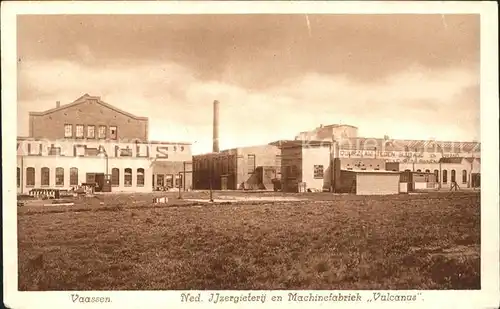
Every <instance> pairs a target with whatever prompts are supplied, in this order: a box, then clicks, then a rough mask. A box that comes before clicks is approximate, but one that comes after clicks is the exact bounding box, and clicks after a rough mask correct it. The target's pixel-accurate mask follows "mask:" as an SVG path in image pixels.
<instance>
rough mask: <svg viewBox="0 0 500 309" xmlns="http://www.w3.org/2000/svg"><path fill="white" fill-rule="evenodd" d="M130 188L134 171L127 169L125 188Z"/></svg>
mask: <svg viewBox="0 0 500 309" xmlns="http://www.w3.org/2000/svg"><path fill="white" fill-rule="evenodd" d="M130 186H132V169H131V168H126V169H125V187H130Z"/></svg>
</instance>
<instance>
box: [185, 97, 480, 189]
mask: <svg viewBox="0 0 500 309" xmlns="http://www.w3.org/2000/svg"><path fill="white" fill-rule="evenodd" d="M213 117H214V118H213V141H214V143H213V151H212V152H211V153H208V154H203V155H196V156H193V186H194V188H195V189H210V188H212V189H214V190H238V189H247V190H248V189H250V190H276V188H277V187H278V188H279V189H280V190H282V191H286V192H301V191H331V192H354V193H356V194H393V193H398V192H399V191H400V189H399V188H400V187H401V185H400V183H401V182H402V181H403V182H404V181H406V182H408V183H409V182H412V184H411V186H409V187H410V188H430V189H432V188H436V189H440V188H447V187H451V186H452V184H457V185H459V186H461V187H467V188H471V187H472V188H475V187H479V184H480V154H481V149H480V143H477V142H444V141H433V140H428V141H425V140H396V139H390V138H389V137H388V136H384V138H363V137H359V136H358V128H357V127H355V126H352V125H346V124H342V125H341V124H332V125H327V126H323V125H321V126H319V127H318V128H315V129H314V130H312V131H307V132H300V133H299V134H298V135H297V136H296V137H295V140H281V141H275V142H272V143H269V144H266V145H260V146H253V147H241V148H233V149H228V150H223V151H220V149H219V102H218V101H215V102H214V106H213ZM334 162H335V163H334ZM402 172H404V173H406V174H405V175H403V173H402ZM408 172H411V173H410V174H408ZM430 173H432V176H430V175H429V174H430ZM459 176H460V177H459ZM405 177H406V178H405ZM396 178H398V179H399V180H398V181H396V180H395V179H396ZM422 181H425V182H426V183H420V182H422Z"/></svg>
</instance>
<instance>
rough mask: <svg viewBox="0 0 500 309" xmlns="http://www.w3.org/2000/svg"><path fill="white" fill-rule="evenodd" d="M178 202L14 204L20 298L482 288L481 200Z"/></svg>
mask: <svg viewBox="0 0 500 309" xmlns="http://www.w3.org/2000/svg"><path fill="white" fill-rule="evenodd" d="M153 196H168V197H169V203H168V204H166V205H161V204H157V205H154V204H152V198H153ZM177 197H178V193H176V192H170V193H154V194H132V195H131V194H109V195H100V196H96V197H95V198H88V199H84V200H80V201H78V202H76V204H75V206H51V207H40V206H22V207H18V239H19V289H20V290H125V289H126V290H184V289H201V290H204V289H263V290H266V289H405V290H407V289H480V276H479V274H480V258H479V254H480V249H479V247H480V195H479V193H477V192H453V193H452V194H450V193H449V192H441V193H440V192H435V193H428V194H416V195H395V196H375V197H371V196H370V197H362V196H353V195H332V194H329V193H303V194H285V193H274V192H272V193H244V192H237V193H236V192H234V193H228V192H214V196H213V197H214V198H215V199H217V200H219V199H220V200H228V199H233V201H231V202H222V203H214V204H209V203H206V201H205V200H208V198H209V194H208V192H183V193H182V197H183V199H178V198H177ZM235 197H237V201H236V202H235V201H234V199H235ZM245 197H246V198H245ZM264 197H265V198H264ZM273 197H280V198H276V199H274V200H273V199H272V198H273ZM284 197H286V198H287V199H288V200H285V201H283V198H284ZM291 198H293V199H294V200H290V199H291ZM186 199H194V200H197V201H187V200H186Z"/></svg>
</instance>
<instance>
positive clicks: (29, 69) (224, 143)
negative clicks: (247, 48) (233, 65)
mask: <svg viewBox="0 0 500 309" xmlns="http://www.w3.org/2000/svg"><path fill="white" fill-rule="evenodd" d="M18 80H19V87H20V89H22V90H23V91H22V92H21V93H20V97H19V98H20V101H19V104H18V113H19V125H18V130H19V133H20V135H23V134H26V132H27V127H28V125H27V113H28V112H29V111H41V110H46V109H49V108H52V107H54V106H55V101H57V100H58V101H61V102H62V103H63V104H66V103H70V102H72V101H73V100H75V99H76V98H78V97H79V96H81V95H83V94H84V93H89V94H91V95H97V96H101V98H102V100H104V101H105V102H107V103H110V104H112V105H115V106H117V107H118V108H122V109H124V110H127V111H129V112H131V113H133V114H137V115H140V116H147V117H149V118H150V138H151V139H153V140H172V141H189V142H192V143H193V152H195V153H197V152H206V151H210V149H211V135H212V102H213V100H215V99H217V100H219V101H220V102H221V127H220V128H221V134H220V138H221V142H220V143H221V148H229V147H235V146H242V145H252V144H261V143H267V142H271V141H273V140H276V139H281V138H294V136H295V134H296V133H298V132H300V131H304V130H311V129H313V128H314V127H316V126H318V125H319V124H329V123H339V122H341V123H346V124H352V125H357V126H358V127H359V133H360V135H362V136H368V137H381V136H383V135H384V134H388V135H390V136H391V137H393V138H410V139H411V138H416V139H419V138H429V137H431V136H434V137H436V138H437V139H446V140H471V139H474V138H478V137H479V132H478V130H479V129H478V119H479V92H478V91H475V90H474V89H478V85H479V80H478V74H477V72H475V71H474V70H470V69H469V68H467V67H463V68H460V67H455V68H441V69H434V70H429V69H427V68H425V67H422V66H419V65H415V66H411V67H409V68H408V69H405V70H402V71H399V72H396V73H394V74H392V75H390V76H387V77H386V78H383V79H380V80H378V81H376V82H360V81H357V80H353V79H351V78H350V77H349V76H347V75H329V74H319V73H305V74H303V75H301V76H298V77H297V76H295V77H293V78H290V79H288V80H283V81H282V82H281V83H278V84H277V85H275V86H270V87H268V88H266V89H260V90H256V89H248V88H243V87H242V86H239V85H238V84H235V83H231V82H228V81H226V80H225V79H224V78H222V79H220V80H208V81H207V80H205V79H201V78H199V77H198V76H197V75H196V72H195V71H193V70H191V69H189V68H187V67H183V66H180V65H178V64H175V63H172V62H153V61H144V62H135V63H134V64H129V63H123V62H108V63H107V64H106V65H105V66H102V67H100V68H96V67H94V66H91V65H85V64H81V63H76V62H69V61H25V62H23V63H22V64H21V65H20V67H19V79H18ZM27 85H30V86H27ZM34 85H35V86H34ZM456 106H460V109H459V110H458V111H457V108H456Z"/></svg>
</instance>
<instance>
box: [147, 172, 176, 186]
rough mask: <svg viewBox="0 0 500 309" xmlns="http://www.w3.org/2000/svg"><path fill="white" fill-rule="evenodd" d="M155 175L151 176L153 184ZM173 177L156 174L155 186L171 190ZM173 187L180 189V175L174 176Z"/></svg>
mask: <svg viewBox="0 0 500 309" xmlns="http://www.w3.org/2000/svg"><path fill="white" fill-rule="evenodd" d="M154 180H155V175H153V184H154V183H155V181H154ZM173 182H174V175H172V174H168V175H163V174H157V175H156V185H157V186H158V187H169V188H172V187H174V183H173ZM175 187H176V188H179V187H181V188H182V174H181V175H176V176H175Z"/></svg>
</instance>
